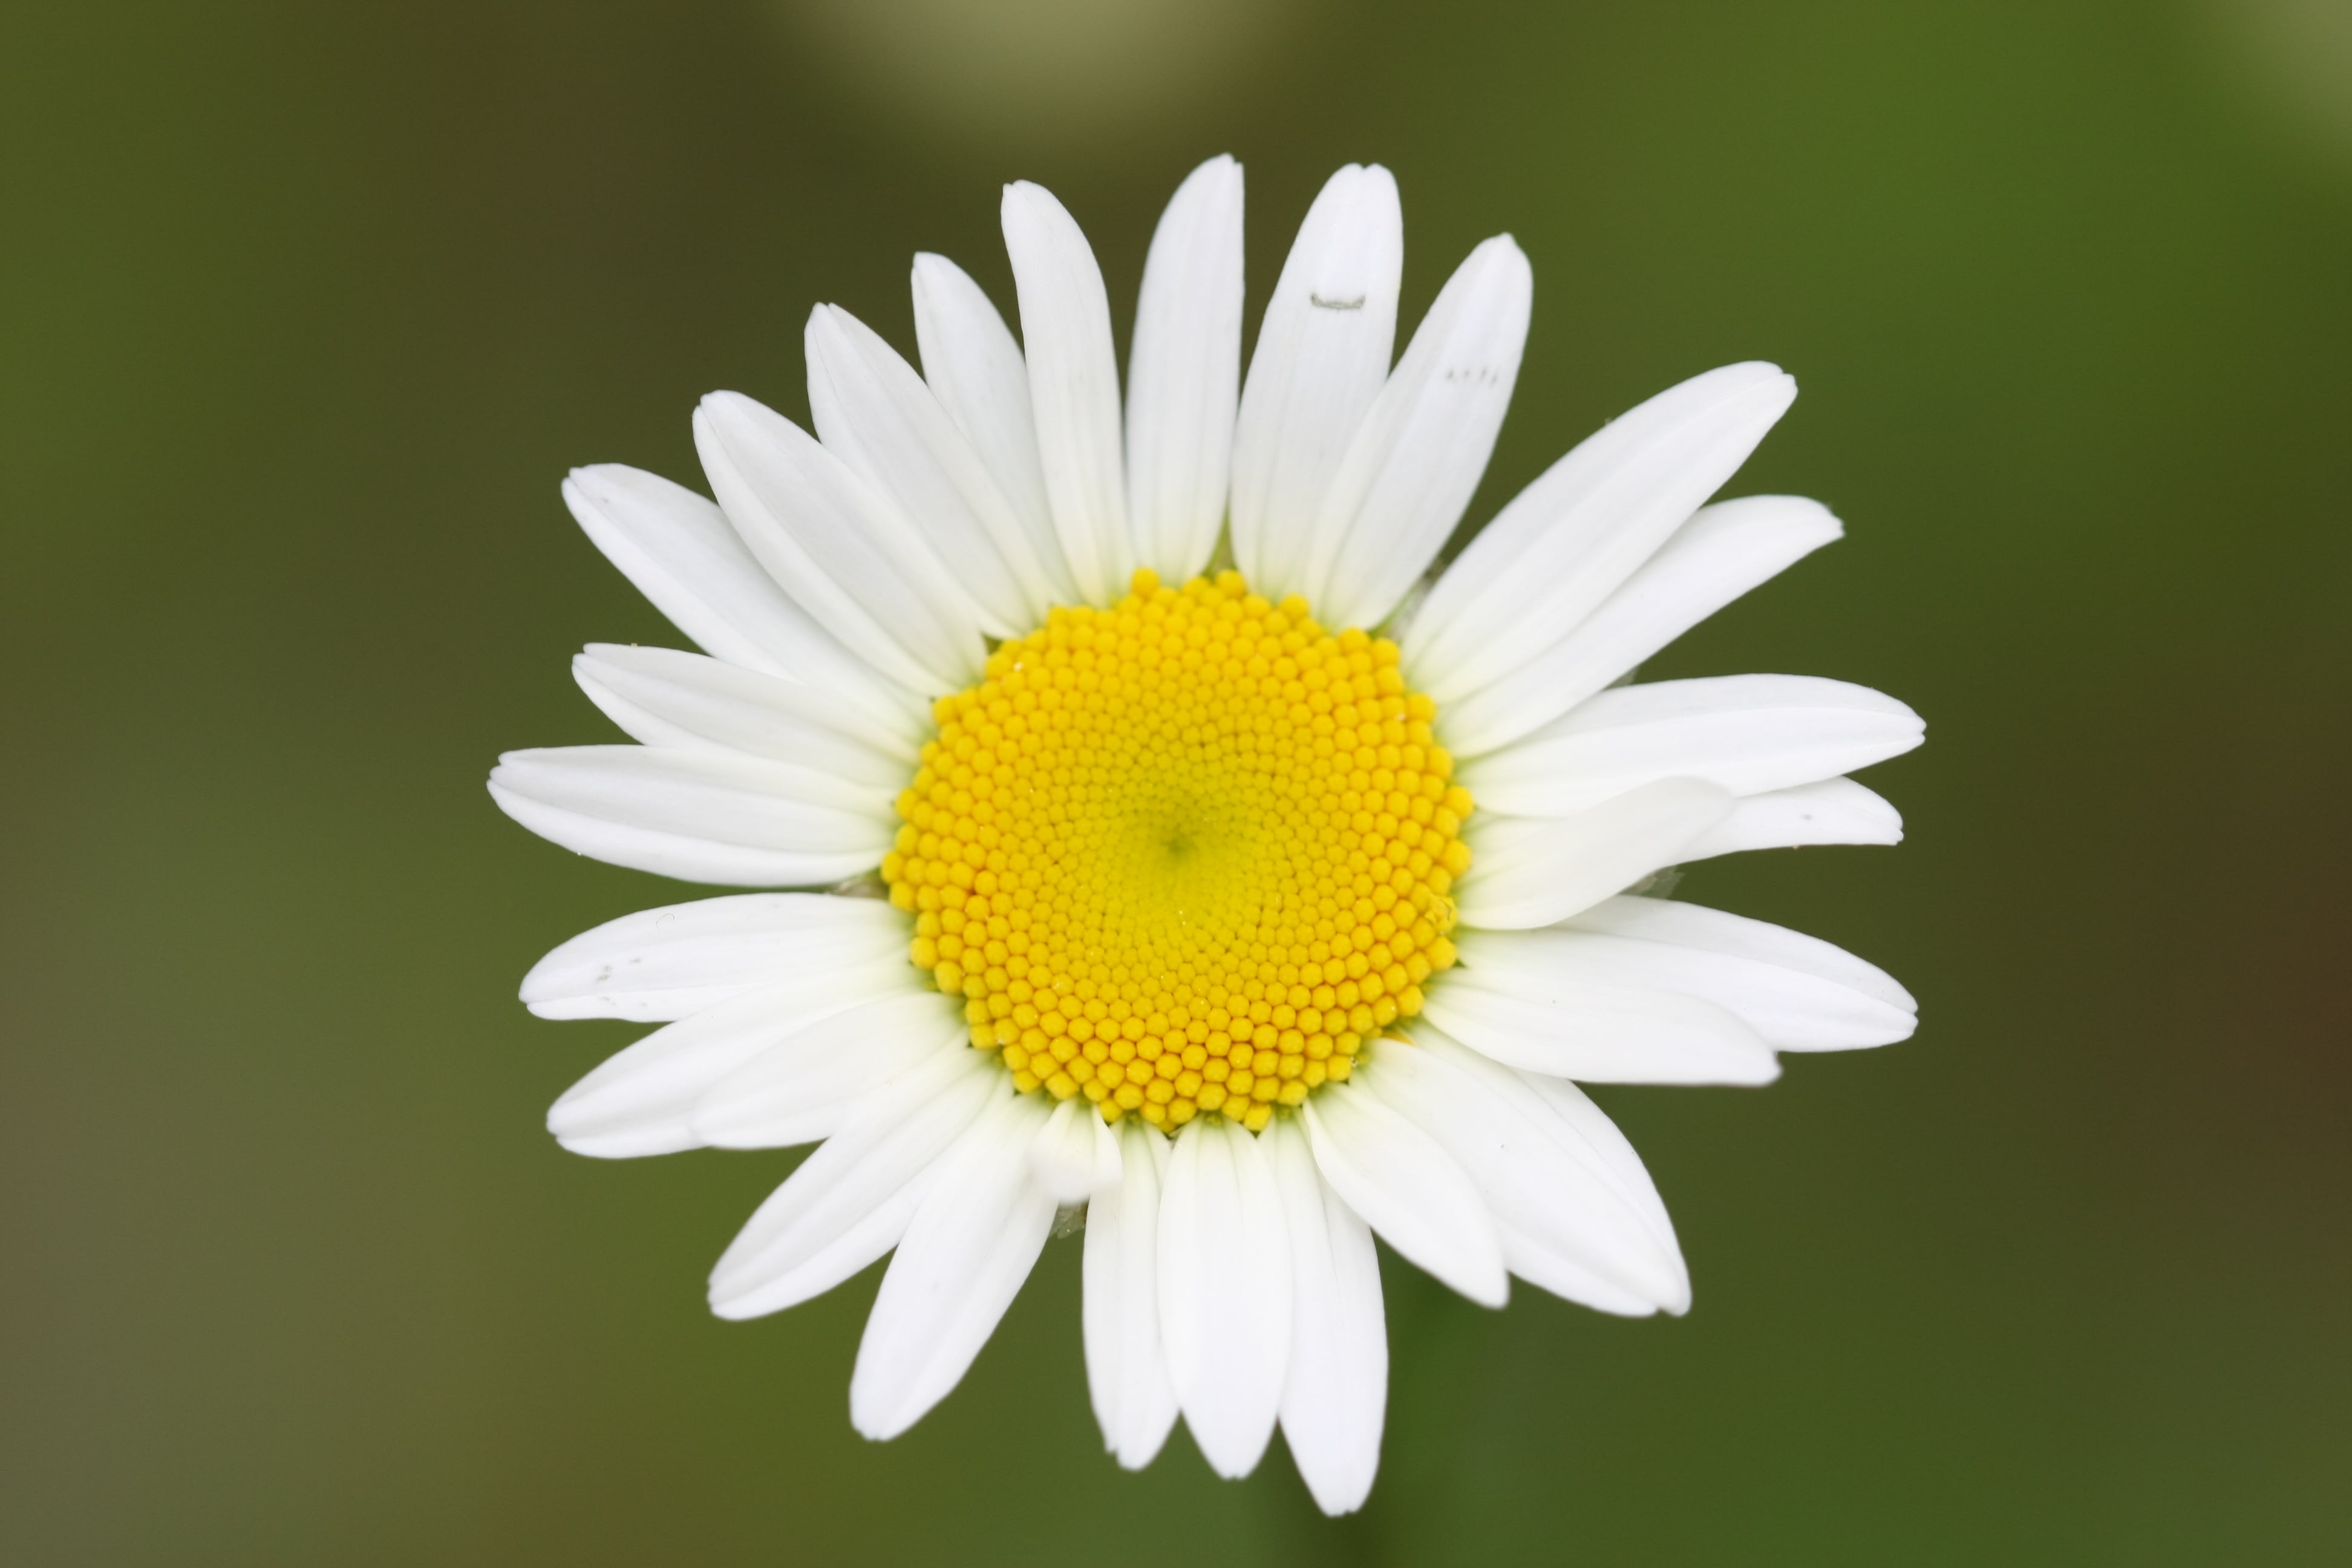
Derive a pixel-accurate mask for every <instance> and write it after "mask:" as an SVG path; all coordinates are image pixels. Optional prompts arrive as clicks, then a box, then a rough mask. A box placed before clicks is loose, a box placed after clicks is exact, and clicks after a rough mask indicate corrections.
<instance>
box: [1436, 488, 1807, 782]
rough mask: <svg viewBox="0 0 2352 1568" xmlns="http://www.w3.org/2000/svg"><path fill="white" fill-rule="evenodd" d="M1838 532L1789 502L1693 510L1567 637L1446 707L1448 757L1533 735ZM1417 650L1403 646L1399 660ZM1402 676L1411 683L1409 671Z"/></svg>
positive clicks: (1755, 500) (1752, 499)
mask: <svg viewBox="0 0 2352 1568" xmlns="http://www.w3.org/2000/svg"><path fill="white" fill-rule="evenodd" d="M1843 532H1844V530H1843V529H1842V528H1841V527H1840V526H1839V524H1838V520H1837V519H1836V518H1834V517H1832V516H1831V515H1830V510H1829V509H1828V508H1827V507H1825V506H1822V504H1821V503H1820V502H1819V501H1810V500H1803V499H1801V498H1800V497H1797V496H1748V497H1745V498H1743V499H1742V500H1727V501H1717V502H1716V503H1715V504H1714V505H1713V506H1706V507H1701V508H1700V509H1699V510H1698V513H1697V515H1696V516H1695V517H1693V518H1692V519H1691V520H1690V521H1688V522H1686V523H1685V524H1683V525H1682V527H1681V528H1679V529H1677V530H1675V534H1674V537H1672V538H1671V539H1669V540H1667V541H1666V542H1665V544H1664V546H1663V547H1662V548H1661V549H1660V550H1659V551H1658V552H1657V553H1656V554H1655V555H1653V556H1652V557H1650V559H1649V560H1648V561H1646V562H1644V563H1643V564H1642V567H1641V570H1639V571H1637V572H1635V573H1634V574H1633V576H1631V577H1629V578H1627V579H1626V580H1625V582H1624V584H1623V585H1622V586H1621V587H1619V588H1618V589H1617V591H1616V592H1615V593H1613V594H1611V595H1609V597H1608V598H1606V599H1604V600H1602V601H1601V606H1600V608H1598V609H1596V610H1594V611H1593V612H1592V614H1591V616H1587V617H1586V618H1585V619H1584V620H1583V621H1582V622H1581V623H1580V624H1579V625H1578V626H1577V628H1576V629H1575V630H1574V631H1572V632H1570V633H1569V635H1568V636H1566V637H1562V638H1560V640H1559V641H1558V642H1556V643H1554V644H1552V645H1551V647H1548V648H1546V649H1544V650H1543V652H1541V653H1539V654H1538V655H1536V656H1535V657H1534V658H1530V659H1528V661H1527V662H1526V663H1524V664H1522V665H1520V666H1519V667H1518V668H1516V669H1514V670H1512V671H1511V672H1510V673H1509V674H1507V675H1505V676H1503V677H1502V678H1501V679H1498V680H1496V681H1495V682H1494V684H1492V685H1490V686H1484V687H1481V688H1480V689H1477V690H1476V691H1474V692H1472V693H1470V694H1469V695H1468V696H1467V697H1464V698H1462V699H1460V700H1457V701H1454V702H1451V703H1449V704H1448V705H1447V706H1446V708H1445V710H1444V717H1443V721H1442V722H1443V727H1444V742H1445V744H1446V745H1447V746H1448V747H1449V748H1451V749H1452V751H1453V752H1454V755H1455V756H1457V757H1475V756H1476V755H1478V754H1479V753H1481V752H1490V751H1493V750H1494V749H1495V748H1496V747H1497V746H1499V745H1502V744H1504V743H1506V742H1510V741H1515V740H1517V739H1518V738H1519V737H1520V736H1521V735H1524V734H1527V733H1528V731H1532V730H1537V729H1540V728H1541V727H1542V726H1544V725H1545V724H1548V723H1549V722H1550V721H1552V720H1554V719H1557V718H1559V716H1560V715H1561V714H1563V713H1565V712H1567V711H1568V710H1570V709H1571V708H1573V707H1575V706H1576V705H1577V704H1578V703H1580V702H1581V701H1583V700H1585V699H1586V698H1588V697H1590V696H1591V695H1592V694H1593V693H1594V692H1596V691H1599V690H1601V689H1602V688H1604V687H1606V686H1608V685H1609V684H1610V683H1611V682H1612V681H1613V680H1615V679H1618V678H1619V677H1620V676H1622V675H1623V674H1624V673H1625V672H1626V671H1627V670H1629V669H1632V668H1634V667H1635V666H1636V665H1639V664H1640V663H1641V662H1642V661H1643V659H1645V658H1649V657H1650V656H1651V655H1652V654H1654V653H1656V652H1657V651H1658V650H1659V649H1660V648H1662V647H1665V646H1666V645H1667V644H1668V643H1670V642H1672V641H1674V640H1675V638H1676V637H1680V636H1682V635H1683V633H1685V632H1686V631H1688V630H1689V629H1690V628H1691V627H1693V626H1696V625H1698V623H1699V622H1701V621H1703V620H1705V619H1706V617H1707V616H1711V615H1713V614H1715V612H1716V611H1717V610H1719V609H1721V608H1723V606H1724V605H1727V604H1729V603H1731V601H1732V600H1734V599H1737V598H1738V597H1739V596H1740V595H1742V594H1745V593H1747V592H1748V590H1749V589H1750V588H1753V587H1755V586H1757V585H1758V584H1761V583H1764V582H1766V581H1769V579H1770V578H1772V577H1773V576H1775V575H1777V574H1780V572H1782V571H1784V570H1786V569H1787V568H1788V567H1790V566H1791V565H1793V564H1794V563H1797V562H1798V561H1801V560H1802V559H1803V558H1804V557H1805V556H1807V555H1810V554H1811V553H1812V552H1814V551H1816V550H1819V549H1820V548H1821V547H1822V545H1824V544H1827V543H1829V542H1831V541H1832V540H1834V539H1836V538H1838V537H1840V536H1841V535H1842V534H1843ZM1418 646H1419V644H1418V643H1417V642H1413V641H1411V640H1409V641H1408V645H1407V658H1408V661H1410V660H1411V658H1412V650H1413V649H1414V648H1417V647H1418ZM1412 672H1413V676H1414V679H1415V680H1416V682H1418V681H1419V679H1420V669H1419V667H1418V666H1417V665H1414V666H1412Z"/></svg>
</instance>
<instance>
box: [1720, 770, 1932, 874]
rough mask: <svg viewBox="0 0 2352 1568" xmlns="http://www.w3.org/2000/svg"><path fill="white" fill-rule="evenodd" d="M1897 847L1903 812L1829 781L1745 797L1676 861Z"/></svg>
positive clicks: (1859, 788)
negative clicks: (1820, 848)
mask: <svg viewBox="0 0 2352 1568" xmlns="http://www.w3.org/2000/svg"><path fill="white" fill-rule="evenodd" d="M1902 842H1903V814H1902V813H1900V812H1898V811H1896V810H1895V808H1894V807H1893V806H1892V805H1888V804H1887V803H1886V801H1885V799H1884V798H1883V797H1882V796H1880V795H1878V794H1876V793H1875V792H1874V791H1872V790H1870V789H1867V788H1865V787H1864V786H1863V785H1861V784H1856V783H1854V782H1853V780H1852V779H1830V780H1827V781H1825V782H1824V783H1822V784H1801V785H1799V786H1798V787H1797V788H1795V789H1776V790H1774V791H1773V792H1772V793H1771V794H1769V795H1749V796H1748V797H1747V798H1746V799H1744V800H1741V801H1739V802H1738V803H1737V804H1736V805H1734V806H1733V807H1732V809H1731V811H1730V813H1729V814H1728V815H1727V816H1725V817H1724V819H1723V820H1722V821H1721V822H1718V823H1717V824H1716V825H1715V826H1713V827H1710V828H1708V829H1707V830H1706V832H1705V833H1702V834H1700V835H1699V836H1698V837H1696V838H1694V839H1692V840H1691V841H1690V843H1689V844H1688V845H1686V846H1685V847H1684V849H1683V852H1682V855H1681V856H1680V857H1679V858H1681V859H1683V860H1706V859H1710V858H1713V857H1715V856H1717V855H1736V854H1738V852H1740V851H1741V850H1743V849H1801V848H1802V847H1805V846H1806V845H1809V844H1900V843H1902Z"/></svg>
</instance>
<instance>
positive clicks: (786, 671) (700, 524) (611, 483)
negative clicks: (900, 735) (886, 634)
mask: <svg viewBox="0 0 2352 1568" xmlns="http://www.w3.org/2000/svg"><path fill="white" fill-rule="evenodd" d="M563 501H564V504H565V505H566V506H568V507H570V508H571V509H572V516H573V517H574V518H576V519H578V520H579V523H580V527H581V530H582V531H583V532H585V533H586V534H587V535H588V537H589V539H590V540H591V541H593V542H594V544H595V546H596V548H597V549H599V550H601V551H603V552H604V555H605V558H606V559H608V560H610V561H611V562H612V563H613V564H614V565H615V566H617V567H619V568H620V569H621V571H622V573H623V574H625V576H626V577H627V578H628V579H629V581H630V582H631V583H634V584H636V587H637V591H638V592H639V593H641V594H643V595H645V596H646V598H647V599H648V600H650V601H651V602H652V604H653V606H654V608H656V609H657V610H659V611H660V612H661V613H662V614H663V615H665V616H668V617H669V621H670V624H671V625H672V626H676V627H677V629H678V630H680V631H682V632H684V633H685V634H686V635H687V636H688V637H692V638H693V639H694V640H695V642H696V643H697V644H698V645H699V646H700V647H703V648H705V649H707V650H708V651H709V653H710V654H711V655H712V656H713V657H715V658H723V659H725V660H726V661H727V662H728V663H730V664H740V665H741V666H743V667H744V668H747V669H759V670H765V671H767V672H768V673H769V674H771V675H781V676H784V677H786V678H788V679H793V680H797V681H803V682H808V683H812V684H815V685H819V686H823V687H824V688H826V689H829V690H833V691H837V692H839V693H840V694H841V695H842V696H843V697H844V698H845V699H846V700H850V701H852V702H855V703H856V705H857V706H859V707H860V708H862V709H865V710H869V711H874V712H875V713H876V722H877V723H880V724H884V725H885V726H886V727H887V728H890V729H893V730H894V731H895V730H903V729H905V728H906V727H907V726H908V725H909V724H913V723H917V722H919V721H920V720H921V719H922V718H923V717H924V709H923V704H922V702H921V700H919V699H918V698H917V697H916V696H915V695H914V694H913V693H912V692H910V691H908V690H907V689H905V688H903V687H900V686H898V685H897V684H896V683H894V682H891V681H888V680H885V679H882V678H881V677H880V676H878V675H877V673H876V672H875V671H874V669H873V668H871V667H869V666H868V665H867V664H866V661H865V660H863V659H861V658H858V657H857V656H856V655H855V654H853V653H851V652H850V651H849V650H848V649H847V648H845V647H843V646H842V645H841V644H840V642H839V641H837V640H836V639H835V637H833V635H832V634H831V633H830V632H827V631H826V630H825V629H824V627H822V626H818V625H817V623H816V622H815V621H814V620H812V619H810V617H809V614H808V612H807V611H805V610H803V609H802V608H801V607H800V606H799V605H795V604H794V603H793V601H792V598H791V596H790V595H787V594H786V593H785V592H784V591H783V590H782V588H780V587H778V586H777V585H776V580H775V579H774V578H772V577H771V576H769V575H768V572H767V568H765V567H763V566H761V564H760V563H759V562H758V561H757V560H756V559H755V558H754V557H753V556H752V554H751V551H750V550H749V549H748V548H747V547H746V546H745V545H744V543H743V541H742V539H741V537H740V535H738V534H737V533H736V531H735V530H734V527H733V526H732V525H731V524H730V523H729V522H728V521H727V514H726V513H725V512H722V511H720V510H719V508H718V506H717V505H716V504H715V503H714V502H711V501H708V500H703V498H702V497H700V496H698V495H696V494H695V493H694V492H693V491H692V490H689V489H684V488H683V487H681V486H678V485H674V484H672V483H670V482H669V481H668V480H667V479H660V478H658V477H656V476H655V475H653V474H648V473H645V472H643V471H642V470H639V469H636V468H624V467H622V466H621V465H620V464H618V463H604V464H599V465H597V466H596V467H594V468H574V469H572V477H571V478H570V479H566V480H564V481H563Z"/></svg>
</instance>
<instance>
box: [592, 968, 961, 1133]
mask: <svg viewBox="0 0 2352 1568" xmlns="http://www.w3.org/2000/svg"><path fill="white" fill-rule="evenodd" d="M918 980H919V974H918V973H917V972H916V971H915V970H914V969H913V968H912V967H911V966H909V965H908V964H907V963H903V962H901V961H898V960H897V959H890V960H886V961H884V962H882V963H866V964H860V965H857V966H856V967H848V968H841V969H832V970H823V971H818V972H816V973H807V974H795V975H793V976H791V977H790V978H788V979H785V980H780V981H775V982H772V983H771V984H766V985H762V986H760V987H758V988H757V989H754V990H750V991H745V992H743V993H742V994H740V995H738V996H736V997H734V998H733V999H732V1000H730V1001H727V1002H722V1003H720V1004H719V1005H717V1006H714V1007H707V1008H704V1009H703V1010H702V1011H700V1012H698V1013H696V1014H695V1015H694V1016H692V1017H690V1018H687V1019H685V1020H684V1021H682V1022H679V1023H676V1024H672V1025H670V1026H668V1027H667V1028H665V1029H656V1030H655V1031H654V1032H653V1033H652V1034H650V1035H647V1036H646V1037H645V1038H644V1039H642V1040H639V1041H638V1042H637V1043H636V1044H635V1045H634V1046H631V1047H629V1048H628V1049H626V1050H625V1051H622V1052H620V1053H618V1054H617V1055H615V1056H613V1057H611V1058H607V1059H606V1060H605V1062H604V1065H603V1066H601V1067H599V1068H596V1070H595V1071H593V1072H592V1073H590V1074H589V1075H588V1076H587V1077H586V1078H583V1079H581V1080H580V1081H579V1082H578V1083H575V1084H573V1085H572V1087H571V1088H570V1089H566V1090H565V1091H564V1093H563V1096H562V1099H560V1100H557V1101H556V1102H555V1104H554V1106H553V1107H552V1108H551V1110H549V1111H548V1113H547V1130H548V1131H550V1132H552V1133H554V1134H555V1138H556V1142H560V1143H562V1145H563V1146H564V1147H565V1148H566V1149H569V1150H571V1151H572V1152H573V1153H575V1154H593V1155H594V1156H596V1157H597V1158H599V1159H607V1160H619V1159H627V1158H631V1157H634V1156H636V1155H640V1154H672V1153H676V1152H677V1151H679V1150H681V1149H699V1148H701V1147H702V1146H703V1141H702V1139H701V1137H700V1136H699V1135H698V1134H697V1133H696V1131H694V1107H695V1104H696V1102H698V1100H701V1098H702V1097H703V1096H704V1095H705V1094H707V1093H709V1090H710V1087H711V1086H712V1085H713V1084H715V1083H717V1082H719V1080H720V1079H724V1078H725V1077H727V1076H728V1075H729V1074H730V1073H732V1072H734V1071H735V1070H736V1069H737V1068H740V1067H741V1066H742V1065H743V1064H744V1063H745V1062H748V1061H750V1060H751V1058H754V1057H756V1056H758V1055H759V1054H760V1053H761V1052H762V1051H764V1050H767V1049H768V1048H769V1047H772V1046H774V1045H776V1044H778V1043H779V1042H780V1041H782V1040H786V1039H789V1038H791V1037H793V1035H794V1034H796V1033H798V1032H799V1031H800V1030H801V1029H803V1028H805V1027H806V1026H809V1025H811V1024H813V1023H815V1022H817V1021H818V1020H820V1019H824V1018H828V1017H831V1016H834V1015H835V1014H836V1013H842V1012H845V1011H847V1010H848V1009H850V1008H853V1007H858V1006H862V1005H866V1004H867V1003H871V1002H875V1001H877V1000H880V999H882V998H885V997H891V996H907V995H922V994H926V993H924V992H920V991H918V990H917V982H918Z"/></svg>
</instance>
